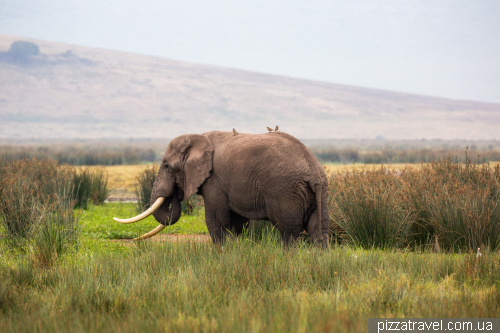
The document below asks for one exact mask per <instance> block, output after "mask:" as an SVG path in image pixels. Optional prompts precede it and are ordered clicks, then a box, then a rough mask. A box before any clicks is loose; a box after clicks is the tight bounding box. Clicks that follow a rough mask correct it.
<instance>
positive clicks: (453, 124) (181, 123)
mask: <svg viewBox="0 0 500 333" xmlns="http://www.w3.org/2000/svg"><path fill="white" fill-rule="evenodd" d="M18 40H24V41H29V42H32V43H35V44H37V45H38V46H39V48H40V54H39V55H34V56H31V58H30V59H31V60H33V62H32V63H27V64H23V65H20V64H14V63H11V62H5V61H4V62H0V78H1V79H0V120H1V121H0V137H2V138H30V137H32V138H49V137H50V138H100V137H102V138H104V137H116V138H173V137H175V136H177V135H180V134H185V133H203V132H206V131H209V130H215V129H217V130H226V131H231V130H232V128H233V127H234V128H236V129H237V130H238V131H239V132H250V133H264V132H265V131H266V126H272V127H274V126H275V125H279V126H280V128H281V129H283V131H285V132H288V133H290V134H292V135H294V136H296V137H299V138H304V139H328V138H374V137H377V136H383V137H385V138H388V139H419V138H427V139H433V138H440V139H463V138H465V139H492V138H495V135H496V132H497V130H496V129H497V128H499V125H500V112H499V111H500V104H496V103H487V102H476V101H462V100H453V99H448V98H442V97H431V96H423V95H416V94H409V93H402V92H392V91H387V90H377V89H372V88H362V87H355V86H348V85H341V84H337V83H328V82H321V81H311V80H305V79H300V78H292V77H286V76H278V75H271V74H265V73H257V72H250V71H245V70H238V69H232V68H225V67H217V66H211V65H202V64H193V63H188V62H183V61H178V60H172V59H167V58H160V57H155V56H145V55H140V54H133V53H124V52H118V51H110V50H104V49H95V48H89V47H83V46H75V45H69V44H62V43H55V42H47V41H41V40H33V39H28V38H22V37H17V36H7V35H0V52H8V50H9V47H10V45H11V44H12V43H13V42H14V41H18ZM58 59H59V60H58ZM61 59H62V60H65V59H66V60H67V61H66V60H65V61H62V60H61ZM75 59H77V60H75ZM44 61H45V62H44ZM57 61H59V62H57Z"/></svg>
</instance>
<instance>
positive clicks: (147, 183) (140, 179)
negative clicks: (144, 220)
mask: <svg viewBox="0 0 500 333" xmlns="http://www.w3.org/2000/svg"><path fill="white" fill-rule="evenodd" d="M157 173H158V167H157V166H156V165H154V164H153V165H152V166H151V167H148V168H146V169H144V171H143V172H142V173H141V174H140V175H139V176H137V178H136V182H135V192H136V194H137V197H138V198H139V200H138V201H137V211H138V212H143V211H145V210H146V209H148V208H149V207H150V206H151V204H150V203H149V201H150V200H151V192H152V191H153V185H154V183H155V180H156V174H157Z"/></svg>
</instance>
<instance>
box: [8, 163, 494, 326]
mask: <svg viewBox="0 0 500 333" xmlns="http://www.w3.org/2000/svg"><path fill="white" fill-rule="evenodd" d="M117 164H119V163H117ZM154 167H155V166H154V165H114V166H106V167H97V166H92V167H72V166H66V165H62V164H59V163H58V162H56V161H54V160H44V159H35V160H15V159H12V160H9V161H4V162H3V163H2V164H1V167H0V170H1V173H0V191H1V196H0V208H1V209H0V216H1V217H0V220H1V226H0V235H1V241H0V331H1V332H47V331H74V332H80V331H81V332H138V331H167V332H168V331H188V332H238V331H239V332H247V331H252V332H310V331H313V332H317V331H324V332H366V330H367V319H368V318H376V317H388V318H391V317H398V318H401V317H407V318H417V317H434V318H438V317H441V318H450V317H463V318H471V317H480V318H493V317H498V316H499V314H500V290H499V289H500V253H499V251H498V250H499V247H500V204H499V200H500V166H499V164H498V163H493V162H492V163H490V164H484V163H483V164H476V163H474V162H473V161H472V162H471V161H470V160H469V159H467V158H465V159H461V160H458V159H453V158H443V159H441V160H440V161H439V162H435V163H426V164H413V165H405V164H389V165H371V166H368V165H354V166H352V165H347V166H346V165H332V164H329V165H325V170H326V171H327V174H328V176H329V184H330V187H329V193H330V197H329V209H330V224H331V233H330V240H331V249H330V250H329V251H324V250H321V249H320V248H316V247H315V246H314V245H312V244H310V242H309V241H308V238H307V235H306V234H303V236H302V237H301V239H300V240H299V241H298V242H297V243H296V244H294V245H293V246H291V247H290V248H288V249H284V248H283V246H282V244H281V238H280V236H279V234H278V233H277V232H275V231H274V230H273V229H272V227H271V226H270V224H269V223H267V222H265V221H253V222H252V225H251V226H250V228H249V230H248V231H247V232H246V233H245V234H244V236H243V237H240V238H236V239H234V238H230V239H228V240H227V241H226V242H225V243H224V245H223V246H220V247H219V246H214V245H213V244H212V243H211V241H210V240H209V238H207V236H206V235H207V234H208V232H207V229H206V226H205V223H204V210H203V201H202V199H201V198H200V197H197V196H193V197H192V198H191V199H190V200H189V202H186V203H183V215H182V217H181V219H180V220H179V222H178V223H177V224H175V225H173V226H170V227H168V228H166V229H165V231H164V232H163V233H162V234H161V235H160V236H156V237H154V238H153V239H151V240H147V241H132V240H131V239H132V238H134V237H137V236H138V235H140V234H143V233H145V232H148V231H150V230H151V229H153V228H155V227H156V226H157V225H158V224H157V222H156V221H155V220H154V218H153V217H148V218H147V219H146V220H144V221H141V222H138V223H134V224H127V225H122V224H119V223H116V222H114V221H113V219H112V218H113V217H114V216H116V217H122V218H126V217H131V216H134V215H136V214H137V213H138V212H140V211H142V210H143V209H144V208H146V207H147V205H148V203H149V194H150V191H151V184H152V182H153V181H154V177H155V174H156V170H154V169H153V168H154ZM113 198H138V202H137V203H136V202H108V200H109V201H112V200H111V199H113ZM107 199H108V200H107ZM105 201H106V203H105ZM165 235H167V236H165ZM177 236H178V237H177Z"/></svg>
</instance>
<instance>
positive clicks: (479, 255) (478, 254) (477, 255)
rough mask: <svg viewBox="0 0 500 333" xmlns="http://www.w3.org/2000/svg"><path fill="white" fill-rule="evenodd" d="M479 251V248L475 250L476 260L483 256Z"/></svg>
mask: <svg viewBox="0 0 500 333" xmlns="http://www.w3.org/2000/svg"><path fill="white" fill-rule="evenodd" d="M480 249H481V248H479V247H478V248H477V253H476V258H479V257H481V256H482V255H483V254H482V253H481V252H479V250H480Z"/></svg>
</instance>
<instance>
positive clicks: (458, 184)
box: [329, 158, 500, 251]
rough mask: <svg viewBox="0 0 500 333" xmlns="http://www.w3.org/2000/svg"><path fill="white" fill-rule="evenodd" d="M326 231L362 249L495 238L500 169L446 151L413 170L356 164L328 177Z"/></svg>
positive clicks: (493, 245) (458, 246) (463, 244)
mask: <svg viewBox="0 0 500 333" xmlns="http://www.w3.org/2000/svg"><path fill="white" fill-rule="evenodd" d="M329 191H330V205H329V208H330V216H331V226H332V231H333V235H334V237H336V238H337V239H341V240H342V241H345V242H352V243H355V244H356V245H358V246H362V247H364V248H372V247H377V248H385V247H388V248H404V247H413V246H424V247H425V246H427V247H432V248H433V249H435V250H445V251H475V250H477V248H488V249H491V250H494V249H497V248H498V247H499V245H500V243H499V242H500V202H499V198H500V170H499V166H496V167H495V168H494V169H492V168H490V167H489V165H487V164H486V165H485V164H483V165H479V164H474V163H472V162H471V161H470V160H469V159H467V158H466V160H465V162H460V161H459V160H458V159H456V160H452V159H451V158H447V159H445V160H442V161H438V162H433V163H431V164H429V165H422V166H421V167H420V168H419V170H417V169H413V168H411V167H406V168H405V169H403V170H398V171H388V170H386V169H384V168H383V167H382V168H381V169H378V170H376V169H368V168H366V169H361V170H355V169H353V170H352V171H349V172H347V173H344V174H341V173H338V174H337V175H333V176H332V177H331V178H330V185H329Z"/></svg>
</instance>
